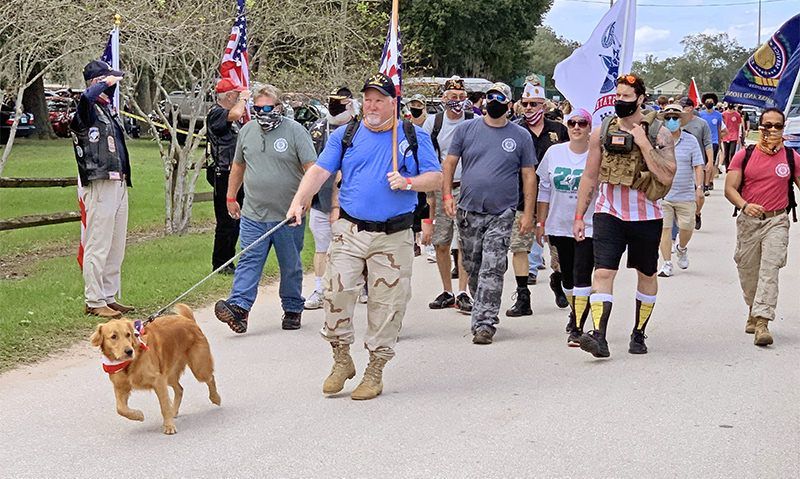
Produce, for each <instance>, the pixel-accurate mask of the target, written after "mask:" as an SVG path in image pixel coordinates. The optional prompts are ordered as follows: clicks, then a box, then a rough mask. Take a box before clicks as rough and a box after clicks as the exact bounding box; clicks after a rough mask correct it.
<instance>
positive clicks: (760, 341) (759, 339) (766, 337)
mask: <svg viewBox="0 0 800 479" xmlns="http://www.w3.org/2000/svg"><path fill="white" fill-rule="evenodd" d="M768 325H769V320H768V319H767V318H758V317H757V318H756V331H755V334H756V337H755V339H754V341H753V344H755V345H756V346H769V345H770V344H772V335H771V334H770V333H769V328H768Z"/></svg>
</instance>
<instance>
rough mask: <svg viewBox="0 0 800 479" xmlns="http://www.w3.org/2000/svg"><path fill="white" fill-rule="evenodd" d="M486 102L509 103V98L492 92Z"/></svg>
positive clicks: (487, 96)
mask: <svg viewBox="0 0 800 479" xmlns="http://www.w3.org/2000/svg"><path fill="white" fill-rule="evenodd" d="M486 100H487V101H496V102H500V103H507V102H508V97H507V96H505V95H503V94H502V93H494V92H492V93H489V94H488V95H486Z"/></svg>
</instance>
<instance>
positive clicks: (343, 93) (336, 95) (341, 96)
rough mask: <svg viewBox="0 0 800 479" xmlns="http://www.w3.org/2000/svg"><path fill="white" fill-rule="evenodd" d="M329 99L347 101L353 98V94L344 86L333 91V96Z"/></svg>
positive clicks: (329, 96)
mask: <svg viewBox="0 0 800 479" xmlns="http://www.w3.org/2000/svg"><path fill="white" fill-rule="evenodd" d="M328 98H330V99H331V100H345V99H347V98H353V92H351V91H350V89H349V88H347V87H346V86H343V87H341V88H338V89H336V90H334V91H332V92H331V94H330V95H328Z"/></svg>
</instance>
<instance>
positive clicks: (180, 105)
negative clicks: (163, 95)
mask: <svg viewBox="0 0 800 479" xmlns="http://www.w3.org/2000/svg"><path fill="white" fill-rule="evenodd" d="M168 103H171V104H172V107H173V108H174V109H175V110H176V112H177V115H178V124H177V126H178V128H181V129H184V130H186V129H188V128H189V124H190V123H191V121H192V118H194V120H195V124H194V131H195V132H198V131H200V129H201V128H203V124H204V123H205V121H206V115H207V114H208V111H209V110H211V107H212V106H214V98H213V97H212V95H211V93H207V94H206V97H205V98H198V97H197V96H195V95H194V94H191V93H190V92H188V91H172V92H170V93H169V97H168Z"/></svg>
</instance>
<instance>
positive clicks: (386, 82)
mask: <svg viewBox="0 0 800 479" xmlns="http://www.w3.org/2000/svg"><path fill="white" fill-rule="evenodd" d="M368 88H374V89H375V90H378V91H379V92H381V93H382V94H383V95H386V96H390V97H392V98H395V97H396V96H397V93H396V91H395V88H394V82H392V79H391V78H389V77H388V76H386V75H384V74H383V73H376V74H374V75H372V76H371V77H369V78H368V79H367V81H366V83H364V88H362V89H361V92H362V93H364V92H365V91H367V89H368Z"/></svg>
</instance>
